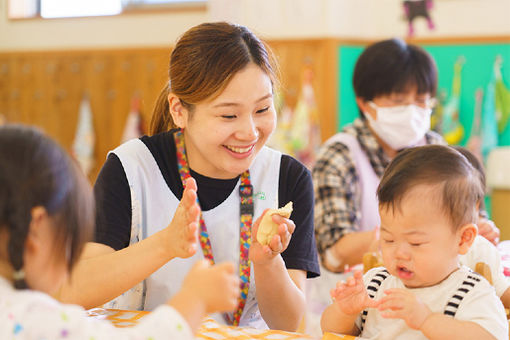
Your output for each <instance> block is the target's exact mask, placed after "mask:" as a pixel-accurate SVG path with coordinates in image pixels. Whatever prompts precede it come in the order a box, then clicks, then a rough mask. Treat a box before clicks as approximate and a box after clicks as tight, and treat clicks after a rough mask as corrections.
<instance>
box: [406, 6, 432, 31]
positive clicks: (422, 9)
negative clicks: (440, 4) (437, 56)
mask: <svg viewBox="0 0 510 340" xmlns="http://www.w3.org/2000/svg"><path fill="white" fill-rule="evenodd" d="M402 5H403V6H404V13H405V16H406V20H407V35H408V36H409V37H412V36H414V26H413V21H414V19H416V18H419V17H424V18H425V19H426V20H427V25H428V28H429V29H431V30H433V29H434V28H435V25H434V22H433V21H432V18H431V17H430V10H431V9H432V7H433V6H434V4H433V2H432V0H405V1H403V2H402Z"/></svg>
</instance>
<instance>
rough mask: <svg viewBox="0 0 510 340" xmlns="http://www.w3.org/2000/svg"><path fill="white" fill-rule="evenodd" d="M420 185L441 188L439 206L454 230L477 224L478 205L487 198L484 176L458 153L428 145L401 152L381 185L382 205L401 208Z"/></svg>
mask: <svg viewBox="0 0 510 340" xmlns="http://www.w3.org/2000/svg"><path fill="white" fill-rule="evenodd" d="M420 184H425V185H431V186H435V185H437V186H438V188H439V190H437V191H436V192H437V193H439V197H437V204H438V207H440V209H442V210H443V212H444V213H445V214H446V216H448V218H449V219H450V221H451V223H452V226H453V227H454V228H458V227H460V226H462V225H465V224H468V223H476V221H477V218H478V209H477V204H478V202H479V201H480V200H481V198H482V197H483V195H484V192H483V188H482V185H481V181H480V175H479V173H478V171H477V170H475V169H474V168H473V166H472V165H471V164H470V163H469V161H468V160H467V159H466V157H464V156H463V155H462V154H460V153H459V152H458V151H456V150H455V149H453V148H451V147H449V146H444V145H426V146H419V147H414V148H409V149H405V150H403V151H401V152H399V153H398V155H397V156H396V157H395V158H394V159H393V161H392V162H391V163H390V165H389V166H388V168H387V169H386V171H385V172H384V175H383V177H382V179H381V182H380V183H379V187H378V189H377V196H378V198H379V206H381V207H385V208H391V209H393V211H395V209H400V205H401V202H402V200H403V199H404V197H405V195H406V194H407V193H408V192H409V191H410V190H411V189H412V188H413V187H415V186H416V185H420Z"/></svg>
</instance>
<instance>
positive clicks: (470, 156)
mask: <svg viewBox="0 0 510 340" xmlns="http://www.w3.org/2000/svg"><path fill="white" fill-rule="evenodd" d="M452 148H454V149H455V150H457V151H458V152H460V153H461V154H462V155H463V156H464V157H466V159H467V160H468V161H469V163H471V165H472V166H473V168H475V169H476V170H478V172H479V173H480V179H481V181H482V187H483V190H484V192H485V191H486V190H487V188H486V187H485V169H484V168H483V164H482V162H481V161H480V160H479V159H478V157H476V156H475V155H474V154H473V153H472V152H471V151H469V150H468V149H466V148H465V147H463V146H460V145H452Z"/></svg>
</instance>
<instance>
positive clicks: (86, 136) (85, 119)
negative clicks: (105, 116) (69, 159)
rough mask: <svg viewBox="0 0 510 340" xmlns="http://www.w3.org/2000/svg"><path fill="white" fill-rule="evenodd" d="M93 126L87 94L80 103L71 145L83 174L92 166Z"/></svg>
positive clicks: (87, 172)
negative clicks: (76, 125)
mask: <svg viewBox="0 0 510 340" xmlns="http://www.w3.org/2000/svg"><path fill="white" fill-rule="evenodd" d="M94 143H95V135H94V126H93V123H92V110H91V109H90V101H89V98H88V96H86V95H85V96H83V99H82V101H81V104H80V112H79V117H78V127H77V129H76V135H75V137H74V142H73V145H72V151H71V152H72V155H73V156H74V157H75V158H76V159H77V161H78V163H79V164H80V166H81V168H82V170H83V172H84V173H85V175H88V174H89V173H90V170H92V167H93V166H94Z"/></svg>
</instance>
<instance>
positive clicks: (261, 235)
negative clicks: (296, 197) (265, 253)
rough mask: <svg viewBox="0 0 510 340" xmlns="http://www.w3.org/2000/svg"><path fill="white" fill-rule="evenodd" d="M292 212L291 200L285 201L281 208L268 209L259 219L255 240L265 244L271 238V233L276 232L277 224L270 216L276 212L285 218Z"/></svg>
mask: <svg viewBox="0 0 510 340" xmlns="http://www.w3.org/2000/svg"><path fill="white" fill-rule="evenodd" d="M291 213H292V202H289V203H287V204H286V205H285V206H284V207H283V208H280V209H269V210H268V211H266V213H265V214H264V216H262V221H260V225H259V230H258V231H257V241H258V242H259V243H260V244H262V245H267V244H269V242H270V241H271V239H272V238H273V235H276V234H277V233H278V224H276V223H274V222H273V219H272V217H271V216H273V215H274V214H278V215H280V216H283V217H285V218H289V217H290V214H291Z"/></svg>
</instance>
